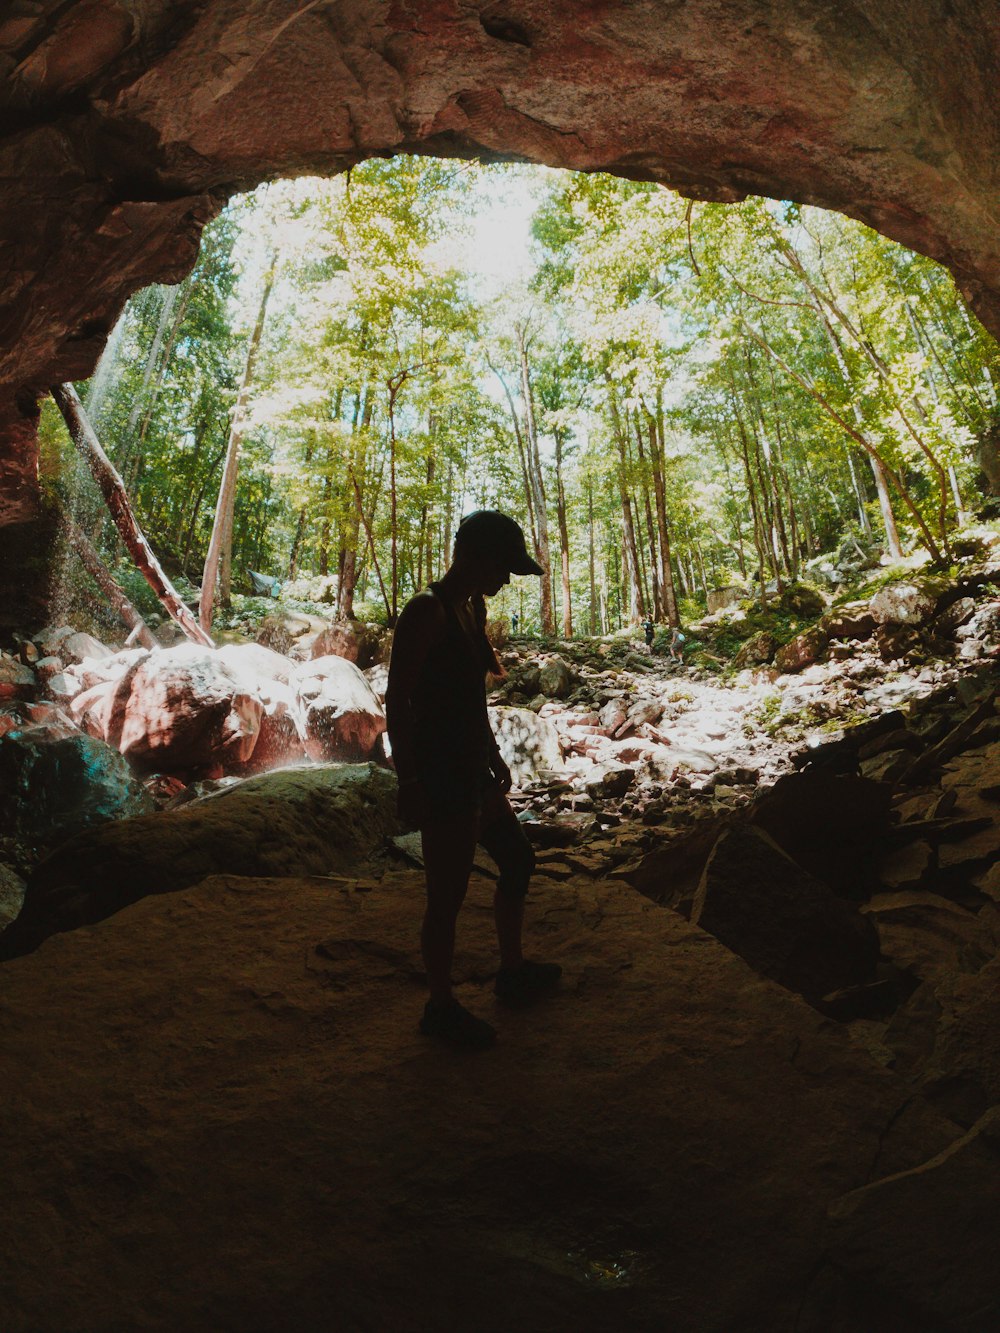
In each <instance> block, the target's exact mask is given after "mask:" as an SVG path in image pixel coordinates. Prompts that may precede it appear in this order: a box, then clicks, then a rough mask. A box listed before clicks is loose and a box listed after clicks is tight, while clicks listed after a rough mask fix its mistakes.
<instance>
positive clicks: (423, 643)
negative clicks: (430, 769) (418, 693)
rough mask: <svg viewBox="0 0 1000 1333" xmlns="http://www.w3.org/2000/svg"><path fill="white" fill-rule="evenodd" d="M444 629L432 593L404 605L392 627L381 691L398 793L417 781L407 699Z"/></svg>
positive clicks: (440, 613) (411, 716)
mask: <svg viewBox="0 0 1000 1333" xmlns="http://www.w3.org/2000/svg"><path fill="white" fill-rule="evenodd" d="M444 626H445V616H444V609H443V608H442V606H441V603H440V602H439V601H438V599H437V598H436V597H435V596H434V594H433V593H429V592H428V593H418V594H417V596H416V597H414V598H412V599H411V600H410V601H409V602H407V604H406V606H404V607H403V610H402V612H401V614H400V617H399V620H398V622H397V624H396V630H395V633H394V634H393V639H392V656H391V657H390V659H389V680H388V684H387V685H386V691H385V721H386V730H387V731H388V733H389V744H390V745H391V746H392V760H393V763H394V764H395V766H396V775H397V777H398V778H399V785H400V790H402V789H403V788H404V787H409V786H411V785H414V784H415V783H416V780H417V757H416V754H415V752H414V738H413V711H412V707H411V699H412V695H413V691H414V688H415V687H416V683H417V679H418V677H419V675H420V670H421V668H422V667H423V665H424V662H425V661H426V659H427V654H428V652H429V651H430V649H431V646H432V645H433V643H434V641H435V640H436V639H437V638H438V636H439V635H440V634H441V632H442V631H443V629H444Z"/></svg>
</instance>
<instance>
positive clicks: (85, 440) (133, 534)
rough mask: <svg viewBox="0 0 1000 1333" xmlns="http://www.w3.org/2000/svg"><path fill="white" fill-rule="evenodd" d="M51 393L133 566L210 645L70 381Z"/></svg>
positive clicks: (194, 635) (193, 634) (190, 633)
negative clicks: (164, 565)
mask: <svg viewBox="0 0 1000 1333" xmlns="http://www.w3.org/2000/svg"><path fill="white" fill-rule="evenodd" d="M52 397H53V398H54V399H55V401H56V404H57V406H58V408H59V410H60V412H62V414H63V417H64V418H65V421H66V425H67V426H68V427H69V433H70V435H71V436H72V439H73V443H74V444H75V445H76V447H77V449H79V451H80V453H81V454H82V455H83V459H84V461H85V462H86V464H87V466H88V468H89V469H90V471H91V474H92V476H93V478H94V480H95V481H96V482H97V485H98V486H99V488H100V491H101V494H102V495H103V496H104V499H105V500H106V501H107V505H108V508H109V509H110V511H111V517H112V518H113V519H114V521H115V526H116V527H117V529H118V531H119V532H120V533H121V538H122V541H123V542H124V543H125V546H126V549H127V550H128V552H129V554H130V555H131V556H132V559H133V560H134V561H135V563H136V568H137V569H138V570H139V571H140V573H141V574H142V575H143V576H144V577H145V579H146V582H147V583H148V584H149V586H150V587H151V588H152V589H153V591H154V592H155V593H156V595H157V597H159V599H160V601H161V602H162V603H163V606H164V607H165V608H166V611H167V613H168V614H169V615H170V616H172V617H173V619H174V620H176V621H177V623H178V624H179V625H180V627H181V629H182V630H183V631H184V633H185V634H186V635H187V637H188V638H189V639H193V640H194V642H195V643H200V644H204V645H205V647H208V648H214V647H215V645H214V644H213V642H212V640H211V639H210V638H209V636H208V634H206V633H205V631H204V630H202V629H201V628H200V626H199V625H198V623H197V621H196V620H195V619H194V617H193V616H192V614H191V612H190V611H189V610H188V609H187V607H186V606H185V605H184V603H183V601H182V600H181V598H180V596H179V594H178V593H177V590H176V589H175V588H174V586H173V584H172V583H171V582H170V580H169V579H168V578H167V576H166V574H165V573H164V572H163V569H162V567H161V565H160V562H159V560H157V558H156V556H155V555H154V554H153V548H152V547H151V546H150V544H149V542H148V541H147V540H146V537H145V535H144V534H143V532H142V529H141V528H140V527H139V524H138V522H137V521H136V517H135V514H134V513H133V512H132V506H131V504H129V498H128V495H127V493H126V491H125V483H124V482H123V481H122V479H121V477H120V476H119V475H118V472H117V470H116V469H115V467H114V465H113V463H112V462H111V460H110V459H109V458H108V456H107V454H106V453H105V452H104V450H103V449H102V448H101V442H100V440H98V438H97V436H96V435H95V434H94V432H93V429H92V428H91V425H90V422H89V421H88V420H87V415H86V413H85V412H84V410H83V404H82V403H81V402H80V399H79V397H78V395H77V392H76V390H75V389H74V388H73V386H72V384H57V385H56V386H55V387H54V388H53V389H52Z"/></svg>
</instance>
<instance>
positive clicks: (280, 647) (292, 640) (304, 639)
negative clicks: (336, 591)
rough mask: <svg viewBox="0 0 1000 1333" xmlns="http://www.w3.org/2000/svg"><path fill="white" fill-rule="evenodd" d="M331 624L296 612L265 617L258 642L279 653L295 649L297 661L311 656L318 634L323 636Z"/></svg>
mask: <svg viewBox="0 0 1000 1333" xmlns="http://www.w3.org/2000/svg"><path fill="white" fill-rule="evenodd" d="M329 623H330V622H329V621H327V620H321V619H320V617H319V616H310V615H305V614H300V613H298V612H295V611H289V612H285V613H284V614H280V615H273V616H265V617H264V619H263V620H262V621H261V622H260V625H259V627H258V629H257V642H258V643H262V644H263V645H264V646H265V647H266V648H273V649H274V651H275V652H277V653H289V654H290V653H291V652H292V650H293V648H294V649H295V656H296V658H297V660H299V661H302V660H304V659H305V658H308V656H309V649H310V648H311V646H312V642H313V639H314V638H315V637H316V635H317V634H321V633H322V632H323V630H324V629H326V627H327V625H328V624H329Z"/></svg>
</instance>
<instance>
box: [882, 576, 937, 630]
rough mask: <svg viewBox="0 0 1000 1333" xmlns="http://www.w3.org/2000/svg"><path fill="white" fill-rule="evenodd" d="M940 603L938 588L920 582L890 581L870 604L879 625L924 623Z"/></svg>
mask: <svg viewBox="0 0 1000 1333" xmlns="http://www.w3.org/2000/svg"><path fill="white" fill-rule="evenodd" d="M937 604H938V592H937V590H936V589H934V588H931V587H926V586H924V585H923V584H920V583H888V584H886V586H885V587H884V588H880V589H879V591H878V592H877V593H876V594H875V596H874V597H873V598H872V599H871V602H870V603H869V605H868V610H869V612H870V613H871V615H872V618H873V619H874V621H875V623H876V624H877V625H924V624H926V623H927V621H928V620H930V618H931V616H932V615H933V614H934V609H935V607H936V606H937Z"/></svg>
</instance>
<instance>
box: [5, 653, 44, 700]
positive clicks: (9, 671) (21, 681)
mask: <svg viewBox="0 0 1000 1333" xmlns="http://www.w3.org/2000/svg"><path fill="white" fill-rule="evenodd" d="M36 684H37V680H36V676H35V673H34V671H33V670H32V669H31V667H30V666H26V665H25V664H24V663H23V662H19V661H18V660H17V658H16V657H11V656H9V654H7V653H0V699H27V698H30V696H31V695H32V694H33V693H34V690H35V686H36Z"/></svg>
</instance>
